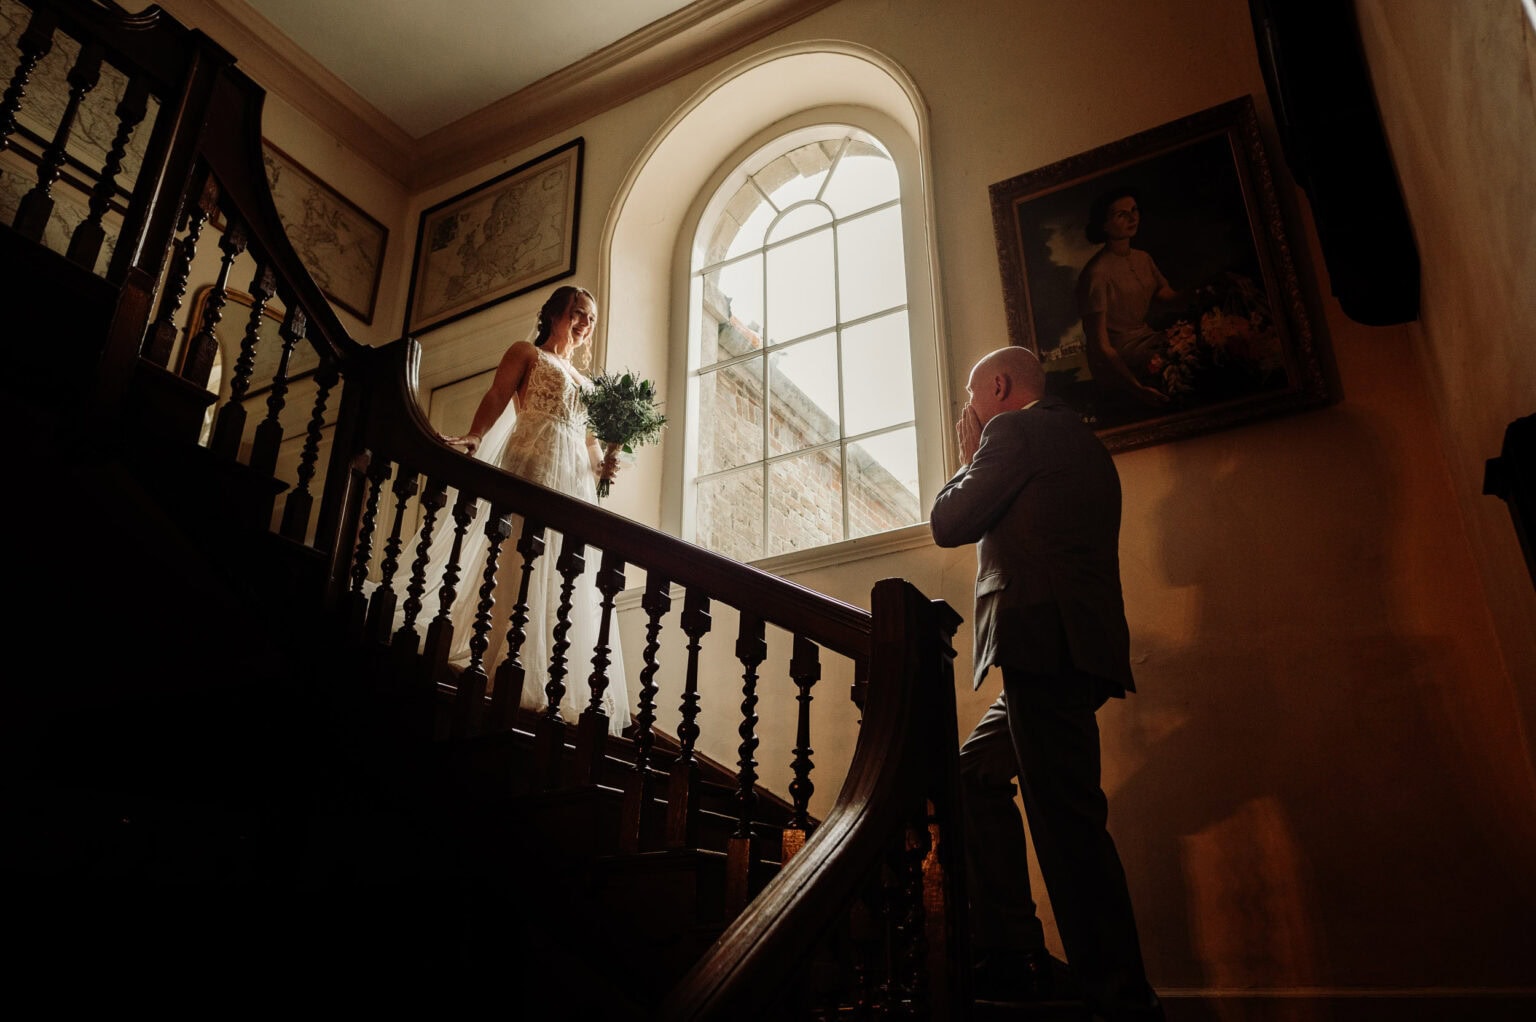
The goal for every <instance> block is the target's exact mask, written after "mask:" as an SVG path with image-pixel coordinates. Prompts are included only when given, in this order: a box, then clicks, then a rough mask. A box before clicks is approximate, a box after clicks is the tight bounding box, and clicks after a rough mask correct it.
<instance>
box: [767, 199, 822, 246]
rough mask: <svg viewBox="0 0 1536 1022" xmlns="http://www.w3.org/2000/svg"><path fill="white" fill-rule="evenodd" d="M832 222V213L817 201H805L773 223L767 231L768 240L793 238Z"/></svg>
mask: <svg viewBox="0 0 1536 1022" xmlns="http://www.w3.org/2000/svg"><path fill="white" fill-rule="evenodd" d="M831 222H832V213H831V211H829V210H828V209H827V207H825V206H823V205H822V204H821V203H819V202H807V203H804V204H803V205H799V206H796V207H795V208H794V209H792V210H790V211H789V212H788V213H785V214H784V219H782V220H780V221H779V222H778V223H776V224H774V225H773V230H771V231H769V232H768V240H769V241H770V242H773V241H778V240H779V239H780V238H793V237H794V236H795V235H797V234H804V233H805V232H806V231H809V230H814V229H815V228H817V227H821V226H823V225H824V224H830V223H831Z"/></svg>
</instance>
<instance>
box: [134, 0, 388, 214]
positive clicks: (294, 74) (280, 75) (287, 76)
mask: <svg viewBox="0 0 1536 1022" xmlns="http://www.w3.org/2000/svg"><path fill="white" fill-rule="evenodd" d="M159 6H160V7H162V8H164V9H165V10H166V11H167V12H169V13H170V14H171V15H172V16H173V17H175V18H176V20H178V21H180V22H182V23H183V24H185V25H188V26H189V27H191V28H196V29H200V30H202V31H203V32H204V33H206V34H207V35H208V36H209V38H211V39H212V40H213V41H214V42H216V43H218V44H219V45H220V46H222V47H224V48H225V49H226V50H228V51H229V52H230V53H232V54H233V55H234V57H235V60H236V61H237V62H238V64H239V66H240V69H241V70H242V71H244V72H245V73H246V74H248V75H250V76H251V77H252V78H253V79H255V80H256V81H257V82H258V83H259V84H260V85H261V86H262V87H263V88H264V89H266V90H267V91H268V92H270V93H273V94H274V95H277V96H279V97H281V98H282V100H283V101H284V102H285V103H287V104H289V105H290V106H292V107H294V108H295V109H297V110H298V111H299V112H300V113H303V114H304V115H305V116H307V117H308V118H310V119H311V120H313V121H314V122H315V123H316V124H319V125H320V126H321V127H322V128H324V129H325V130H327V131H329V132H330V133H331V134H333V135H335V136H336V138H337V140H338V141H340V142H341V143H342V144H344V145H346V146H347V147H348V148H349V149H352V150H353V151H354V152H356V153H357V154H358V155H360V156H361V157H363V159H365V160H367V161H368V162H369V163H371V164H373V165H374V166H375V167H377V168H378V169H379V170H380V171H382V172H383V173H384V174H387V175H388V176H389V177H391V178H393V179H395V180H396V181H398V182H399V183H400V184H402V185H408V184H409V181H408V177H409V175H408V174H406V175H402V173H401V171H402V169H403V168H411V167H413V166H414V165H415V160H416V151H417V146H418V143H417V141H416V139H414V138H412V137H411V136H410V135H409V134H408V133H407V132H406V131H405V130H404V129H403V128H401V127H400V126H399V125H397V124H395V122H394V121H392V120H390V119H389V118H388V117H386V116H384V114H383V113H382V112H380V110H379V109H378V108H377V107H375V106H374V105H373V104H372V103H369V102H368V101H367V100H366V99H364V98H363V97H362V96H360V95H358V94H357V92H356V91H355V90H353V88H352V87H351V86H350V85H348V84H347V83H346V82H344V81H342V80H341V79H340V78H338V77H336V75H335V74H333V73H332V72H331V71H330V70H329V69H328V68H326V67H325V65H323V64H321V63H320V62H319V61H317V60H315V59H314V58H313V57H311V56H310V55H309V54H308V53H306V52H305V51H304V50H301V49H300V48H299V47H298V46H297V45H296V44H295V43H294V42H293V40H291V39H289V38H288V37H287V36H286V35H284V34H283V33H282V31H281V30H279V29H278V28H277V26H275V25H273V24H272V22H270V21H268V20H267V19H266V17H265V16H263V15H262V14H261V13H260V12H258V11H257V10H256V9H255V8H253V7H251V6H250V5H249V4H247V3H245V0H160V2H159Z"/></svg>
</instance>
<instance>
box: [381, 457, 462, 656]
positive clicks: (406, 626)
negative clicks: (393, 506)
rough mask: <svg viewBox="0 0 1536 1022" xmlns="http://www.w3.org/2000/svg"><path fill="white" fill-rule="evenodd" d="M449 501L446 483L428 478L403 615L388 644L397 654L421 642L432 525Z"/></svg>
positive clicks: (413, 648)
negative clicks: (420, 618) (418, 624)
mask: <svg viewBox="0 0 1536 1022" xmlns="http://www.w3.org/2000/svg"><path fill="white" fill-rule="evenodd" d="M447 505H448V484H447V483H444V482H440V481H437V480H430V481H428V483H427V485H426V488H425V489H423V490H422V492H421V511H422V514H421V529H420V531H419V532H418V533H417V541H416V559H415V560H413V561H411V578H410V581H409V582H408V583H406V586H405V616H404V617H403V618H402V619H401V621H400V627H399V628H398V629H396V630H395V635H394V638H393V639H391V640H390V647H391V648H392V649H393V650H394V651H395V652H396V653H397V654H402V655H403V654H407V653H415V652H416V649H417V647H418V646H420V644H421V635H420V634H419V633H418V632H417V631H416V618H417V617H418V616H420V614H421V598H422V597H423V596H424V595H426V592H427V565H428V563H430V561H431V552H432V528H433V526H435V525H436V524H437V515H438V512H440V511H442V509H443V508H444V507H446V506H447Z"/></svg>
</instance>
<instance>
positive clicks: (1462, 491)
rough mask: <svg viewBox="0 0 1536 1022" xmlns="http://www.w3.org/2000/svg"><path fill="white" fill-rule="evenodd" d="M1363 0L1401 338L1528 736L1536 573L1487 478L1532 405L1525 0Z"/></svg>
mask: <svg viewBox="0 0 1536 1022" xmlns="http://www.w3.org/2000/svg"><path fill="white" fill-rule="evenodd" d="M1358 10H1359V17H1360V22H1361V30H1362V36H1363V41H1364V43H1365V47H1366V53H1367V55H1368V57H1369V60H1370V65H1371V73H1372V77H1373V79H1374V81H1375V83H1376V90H1377V94H1378V95H1379V96H1380V97H1381V99H1380V106H1381V109H1382V117H1383V121H1384V122H1385V126H1386V129H1387V136H1388V140H1389V142H1390V144H1391V146H1392V152H1393V157H1394V159H1395V161H1396V164H1397V167H1398V175H1399V177H1400V179H1401V181H1402V186H1403V190H1404V192H1405V196H1406V199H1407V202H1408V206H1409V210H1410V212H1411V214H1412V218H1413V224H1414V231H1415V236H1416V238H1417V241H1418V246H1419V251H1420V253H1421V256H1422V257H1423V260H1424V272H1423V288H1424V309H1423V316H1422V317H1421V319H1420V322H1419V323H1418V324H1416V325H1415V326H1414V328H1413V329H1412V330H1411V332H1410V339H1411V341H1412V343H1413V347H1414V350H1415V354H1416V355H1417V356H1418V357H1419V358H1420V359H1421V361H1422V363H1423V365H1424V367H1425V371H1426V374H1427V377H1428V380H1429V391H1430V395H1431V398H1432V401H1433V405H1434V415H1435V418H1436V421H1437V422H1438V423H1439V425H1440V431H1439V437H1438V439H1439V441H1440V443H1441V444H1442V445H1443V448H1444V451H1445V455H1446V458H1447V460H1448V461H1449V463H1450V466H1451V477H1452V482H1453V485H1454V486H1455V490H1456V494H1457V497H1458V504H1459V507H1458V511H1459V513H1460V516H1461V518H1462V522H1463V524H1464V526H1465V528H1466V532H1467V536H1468V539H1469V540H1470V542H1471V544H1472V551H1473V556H1474V558H1475V559H1476V561H1477V564H1478V568H1479V570H1480V572H1481V574H1482V578H1483V584H1484V586H1485V587H1486V589H1487V593H1488V603H1489V607H1490V609H1491V611H1492V613H1493V619H1494V625H1495V628H1496V629H1497V630H1498V633H1499V638H1500V644H1501V646H1502V648H1503V653H1504V661H1505V666H1506V667H1507V668H1508V670H1509V674H1510V677H1511V679H1512V681H1513V682H1514V687H1515V698H1516V699H1517V701H1518V702H1519V705H1520V710H1521V720H1522V722H1523V725H1524V728H1525V735H1526V742H1527V746H1528V747H1532V746H1533V745H1536V587H1533V585H1532V579H1531V577H1530V575H1529V574H1528V573H1527V571H1526V569H1525V565H1524V563H1523V561H1522V560H1521V554H1520V547H1519V543H1518V542H1517V540H1516V537H1515V532H1514V529H1513V528H1512V526H1511V523H1510V518H1509V511H1508V508H1507V507H1506V505H1505V504H1504V503H1503V502H1502V501H1500V500H1498V499H1497V498H1494V497H1490V496H1484V495H1483V493H1482V481H1483V468H1484V463H1485V462H1486V460H1487V459H1488V458H1491V457H1496V456H1497V455H1498V454H1499V450H1500V447H1501V445H1502V443H1503V439H1504V429H1505V427H1506V426H1507V425H1508V424H1509V423H1510V422H1511V421H1513V420H1514V419H1516V418H1519V417H1521V416H1525V415H1532V414H1536V346H1533V345H1532V344H1531V343H1530V336H1529V335H1530V324H1532V323H1536V243H1533V240H1532V239H1533V238H1536V202H1533V201H1532V196H1533V195H1536V84H1533V83H1536V24H1533V23H1532V19H1533V18H1536V13H1533V11H1536V9H1533V8H1531V7H1529V6H1527V7H1525V8H1524V9H1522V6H1521V5H1520V4H1519V3H1515V2H1513V0H1471V2H1467V3H1462V4H1457V5H1454V6H1447V5H1445V4H1440V3H1435V2H1433V0H1409V2H1406V3H1399V2H1392V3H1383V2H1381V0H1365V2H1361V3H1359V4H1358Z"/></svg>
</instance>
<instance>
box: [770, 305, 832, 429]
mask: <svg viewBox="0 0 1536 1022" xmlns="http://www.w3.org/2000/svg"><path fill="white" fill-rule="evenodd" d="M837 426H838V414H837V338H836V336H834V335H833V334H826V335H824V336H822V337H818V338H816V339H814V340H810V341H802V342H801V343H799V344H793V345H790V346H789V347H787V348H779V349H776V350H774V351H773V352H772V353H771V354H769V356H768V450H769V454H788V453H789V452H791V451H799V450H803V449H804V448H807V447H814V446H816V445H817V444H822V443H826V442H828V441H829V440H836V439H837V438H838V436H839V435H840V434H839V433H838V430H837Z"/></svg>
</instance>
